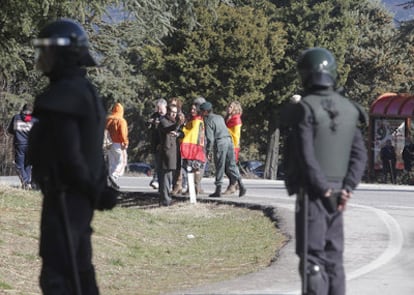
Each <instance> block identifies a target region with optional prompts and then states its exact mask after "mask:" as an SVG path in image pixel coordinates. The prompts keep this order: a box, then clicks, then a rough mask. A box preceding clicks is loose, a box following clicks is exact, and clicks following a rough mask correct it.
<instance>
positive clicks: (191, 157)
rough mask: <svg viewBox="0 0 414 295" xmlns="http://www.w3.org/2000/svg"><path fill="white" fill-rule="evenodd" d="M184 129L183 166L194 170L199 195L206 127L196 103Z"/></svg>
mask: <svg viewBox="0 0 414 295" xmlns="http://www.w3.org/2000/svg"><path fill="white" fill-rule="evenodd" d="M182 131H183V133H184V137H183V139H182V141H181V145H180V151H181V158H182V160H183V168H184V169H185V171H188V170H189V169H191V171H192V172H194V186H195V191H196V194H197V195H198V194H199V193H200V192H201V178H202V176H203V174H202V171H203V168H204V164H205V162H206V154H205V129H204V121H203V117H202V116H201V115H200V109H199V105H197V104H195V103H194V104H192V105H191V108H190V118H189V120H188V121H187V123H186V124H185V125H184V127H183V129H182ZM187 187H188V186H187Z"/></svg>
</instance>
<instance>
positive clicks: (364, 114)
mask: <svg viewBox="0 0 414 295" xmlns="http://www.w3.org/2000/svg"><path fill="white" fill-rule="evenodd" d="M350 102H351V103H352V104H353V105H354V106H355V108H356V109H357V111H358V113H359V122H360V123H361V124H365V125H367V124H368V114H367V112H366V111H365V109H364V108H363V107H362V106H361V105H360V104H359V103H357V102H355V101H352V100H350Z"/></svg>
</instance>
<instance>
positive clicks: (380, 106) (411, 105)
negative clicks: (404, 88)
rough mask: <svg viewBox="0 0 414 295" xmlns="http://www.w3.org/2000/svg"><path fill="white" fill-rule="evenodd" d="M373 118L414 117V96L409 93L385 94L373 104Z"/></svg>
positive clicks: (371, 111) (371, 110) (371, 112)
mask: <svg viewBox="0 0 414 295" xmlns="http://www.w3.org/2000/svg"><path fill="white" fill-rule="evenodd" d="M370 115H371V116H376V117H377V116H378V117H394V118H398V117H400V118H401V117H404V118H407V117H414V96H413V95H410V94H408V93H400V94H397V93H384V94H382V95H380V96H379V97H378V98H377V99H376V100H375V101H374V102H373V103H372V104H371V109H370Z"/></svg>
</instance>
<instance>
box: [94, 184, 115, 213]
mask: <svg viewBox="0 0 414 295" xmlns="http://www.w3.org/2000/svg"><path fill="white" fill-rule="evenodd" d="M118 196H119V191H117V190H115V189H113V188H112V187H110V186H106V187H105V188H104V190H103V191H102V193H101V194H100V195H99V196H98V197H97V198H96V202H95V209H98V210H99V211H104V210H111V209H112V208H114V207H115V206H116V204H117V199H118Z"/></svg>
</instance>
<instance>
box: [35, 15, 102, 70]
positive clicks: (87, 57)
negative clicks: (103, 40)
mask: <svg viewBox="0 0 414 295" xmlns="http://www.w3.org/2000/svg"><path fill="white" fill-rule="evenodd" d="M33 45H34V46H35V49H36V65H37V67H38V68H39V70H41V71H42V72H44V73H45V74H48V73H51V72H52V71H54V70H55V69H56V67H59V66H60V67H65V66H72V65H77V66H86V67H89V66H95V65H96V62H95V61H94V59H93V58H92V56H91V54H90V53H89V41H88V35H87V33H86V32H85V30H84V29H83V27H82V26H81V25H79V24H78V23H77V22H75V21H73V20H71V19H59V20H56V21H53V22H51V23H49V24H48V25H46V26H45V27H44V28H43V29H42V30H41V31H40V33H39V36H38V38H36V39H34V40H33Z"/></svg>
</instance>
